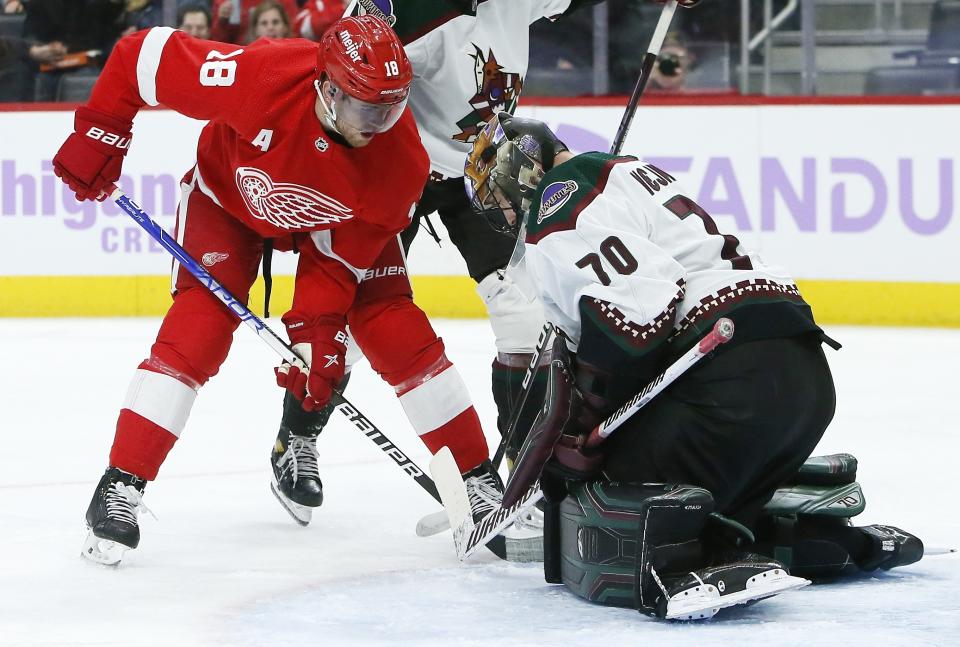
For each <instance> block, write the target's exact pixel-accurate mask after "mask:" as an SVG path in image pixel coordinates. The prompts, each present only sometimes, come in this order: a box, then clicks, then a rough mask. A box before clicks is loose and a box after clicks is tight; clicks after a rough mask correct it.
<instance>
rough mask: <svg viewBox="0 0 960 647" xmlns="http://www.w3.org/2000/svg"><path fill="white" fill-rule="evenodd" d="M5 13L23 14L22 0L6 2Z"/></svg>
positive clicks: (8, 0)
mask: <svg viewBox="0 0 960 647" xmlns="http://www.w3.org/2000/svg"><path fill="white" fill-rule="evenodd" d="M3 13H23V3H22V2H21V1H20V0H6V1H5V2H4V3H3Z"/></svg>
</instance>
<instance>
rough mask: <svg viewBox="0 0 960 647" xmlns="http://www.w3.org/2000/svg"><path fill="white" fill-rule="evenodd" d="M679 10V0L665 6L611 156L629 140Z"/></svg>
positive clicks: (645, 55)
mask: <svg viewBox="0 0 960 647" xmlns="http://www.w3.org/2000/svg"><path fill="white" fill-rule="evenodd" d="M676 10H677V0H669V2H667V3H666V4H665V5H663V11H661V12H660V20H659V21H657V27H656V29H654V30H653V38H651V39H650V47H649V48H647V53H646V54H644V56H643V62H642V63H641V65H640V76H638V77H637V84H636V85H635V86H633V94H631V95H630V101H629V102H628V103H627V109H626V110H625V111H624V113H623V118H622V119H620V127H619V128H617V134H616V136H615V137H614V138H613V145H612V146H611V147H610V154H611V155H619V154H620V149H621V148H623V142H624V140H626V138H627V132H628V131H629V130H630V124H631V123H633V116H634V115H635V114H636V112H637V106H638V105H639V104H640V96H641V95H642V94H643V91H644V90H645V89H646V87H647V83H648V82H649V81H650V75H651V74H652V73H653V66H654V64H656V62H657V57H658V56H660V48H661V47H663V41H664V39H665V38H666V37H667V31H668V30H669V29H670V23H671V22H672V21H673V14H674V13H675V12H676Z"/></svg>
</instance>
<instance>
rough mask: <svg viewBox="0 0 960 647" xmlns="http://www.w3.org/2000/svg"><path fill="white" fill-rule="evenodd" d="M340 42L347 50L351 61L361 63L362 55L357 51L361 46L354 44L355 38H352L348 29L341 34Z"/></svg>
mask: <svg viewBox="0 0 960 647" xmlns="http://www.w3.org/2000/svg"><path fill="white" fill-rule="evenodd" d="M340 42H341V43H343V46H344V48H345V49H346V50H347V54H349V56H350V60H351V61H353V62H354V63H359V62H360V54H358V53H357V49H359V47H360V46H359V45H357V44H356V43H355V42H353V38H351V37H350V32H348V31H347V30H346V29H344V30H342V31H341V32H340Z"/></svg>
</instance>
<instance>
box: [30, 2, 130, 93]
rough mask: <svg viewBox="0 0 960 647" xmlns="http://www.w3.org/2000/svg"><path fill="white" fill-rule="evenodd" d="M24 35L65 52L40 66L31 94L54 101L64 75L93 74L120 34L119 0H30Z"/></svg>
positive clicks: (122, 5)
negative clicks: (60, 45)
mask: <svg viewBox="0 0 960 647" xmlns="http://www.w3.org/2000/svg"><path fill="white" fill-rule="evenodd" d="M24 8H25V9H26V11H27V16H26V22H25V24H24V34H25V37H26V38H27V39H29V40H32V41H35V42H36V43H37V44H38V45H53V44H55V43H62V44H63V46H64V47H65V48H66V51H67V53H68V54H67V55H66V56H63V57H61V58H59V59H56V60H54V61H52V62H50V63H46V64H43V65H41V68H40V73H39V74H38V75H37V80H36V88H35V89H36V91H35V94H34V97H35V99H36V100H37V101H54V100H55V99H56V94H57V85H58V84H59V82H60V79H61V77H63V76H64V75H67V74H69V75H90V76H96V75H97V74H98V73H99V70H100V66H101V65H102V64H103V61H104V60H106V57H107V55H108V54H109V53H110V50H111V49H112V48H113V44H114V43H115V42H116V41H117V38H118V37H119V35H120V26H121V22H120V18H121V16H122V15H123V12H124V10H125V9H126V5H125V3H124V2H123V0H30V1H29V2H26V3H25V4H24Z"/></svg>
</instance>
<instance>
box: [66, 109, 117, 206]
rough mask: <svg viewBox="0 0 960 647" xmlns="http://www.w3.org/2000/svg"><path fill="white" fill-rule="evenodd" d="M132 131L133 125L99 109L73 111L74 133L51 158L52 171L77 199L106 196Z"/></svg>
mask: <svg viewBox="0 0 960 647" xmlns="http://www.w3.org/2000/svg"><path fill="white" fill-rule="evenodd" d="M132 128H133V123H131V122H129V121H124V120H122V119H118V118H116V117H114V116H111V115H108V114H106V113H104V112H100V111H99V110H94V109H92V108H86V107H83V106H81V107H80V108H77V112H76V114H75V116H74V120H73V129H74V132H72V133H71V134H70V136H69V137H67V140H66V141H65V142H63V145H62V146H61V147H60V150H59V151H57V154H56V156H55V157H54V158H53V172H54V173H56V174H57V176H58V177H60V178H61V179H62V180H63V181H64V183H65V184H66V185H67V186H69V187H70V189H71V190H72V191H73V192H74V193H76V194H77V200H80V201H83V200H103V199H104V198H106V197H107V196H106V191H107V189H108V187H109V186H110V185H111V184H113V183H114V182H116V181H117V180H118V179H119V178H120V167H121V166H122V164H123V158H124V156H125V155H126V154H127V151H128V150H130V139H131V137H132V135H131V132H130V130H131V129H132Z"/></svg>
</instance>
